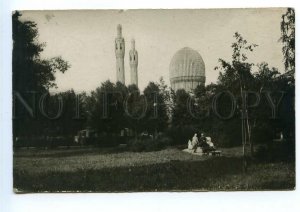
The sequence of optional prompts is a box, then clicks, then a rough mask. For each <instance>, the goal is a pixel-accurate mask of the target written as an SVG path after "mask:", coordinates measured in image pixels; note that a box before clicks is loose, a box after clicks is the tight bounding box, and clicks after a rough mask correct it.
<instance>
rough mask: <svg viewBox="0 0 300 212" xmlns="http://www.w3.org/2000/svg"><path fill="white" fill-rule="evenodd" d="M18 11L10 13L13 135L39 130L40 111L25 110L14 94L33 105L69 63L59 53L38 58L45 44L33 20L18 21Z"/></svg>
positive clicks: (34, 132)
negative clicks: (49, 56)
mask: <svg viewBox="0 0 300 212" xmlns="http://www.w3.org/2000/svg"><path fill="white" fill-rule="evenodd" d="M21 16H22V15H21V13H20V12H18V11H16V12H14V13H13V15H12V34H13V52H12V72H13V74H12V76H13V92H14V95H13V96H14V109H13V110H14V120H13V126H14V127H13V130H14V136H17V135H35V134H40V133H41V132H42V129H41V127H42V125H41V119H42V118H41V114H35V115H34V116H33V115H32V114H29V113H28V110H27V109H26V108H25V107H24V105H21V103H20V101H18V100H19V99H17V98H15V97H16V96H18V97H20V96H21V97H22V99H23V100H24V101H25V102H26V103H27V104H28V105H30V106H31V108H33V111H34V108H37V107H38V103H37V101H35V100H36V99H38V98H39V97H40V96H41V95H43V93H45V92H49V89H50V88H53V87H56V83H55V73H56V72H57V71H59V72H62V73H64V72H65V71H67V69H68V68H69V67H70V65H69V63H68V62H66V61H65V60H63V59H62V57H60V56H58V57H53V58H50V59H44V58H41V53H42V51H43V50H44V48H45V47H46V44H45V43H39V41H38V28H37V25H36V23H34V22H33V21H21V20H20V18H21Z"/></svg>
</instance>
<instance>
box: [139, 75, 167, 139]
mask: <svg viewBox="0 0 300 212" xmlns="http://www.w3.org/2000/svg"><path fill="white" fill-rule="evenodd" d="M166 89H167V86H165V84H164V82H163V80H162V79H161V83H160V84H158V83H154V82H149V84H148V85H147V87H146V88H145V89H144V96H145V98H146V100H147V110H146V114H145V117H144V128H145V129H147V131H149V132H151V133H152V134H154V135H155V136H156V135H157V134H158V131H165V129H166V128H167V127H168V120H169V117H168V105H167V101H168V99H169V95H168V91H167V90H166Z"/></svg>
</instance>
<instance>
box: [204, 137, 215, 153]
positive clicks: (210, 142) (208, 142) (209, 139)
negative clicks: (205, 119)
mask: <svg viewBox="0 0 300 212" xmlns="http://www.w3.org/2000/svg"><path fill="white" fill-rule="evenodd" d="M206 143H207V145H208V147H207V150H208V151H215V150H216V148H215V145H214V143H213V142H212V141H211V137H207V138H206Z"/></svg>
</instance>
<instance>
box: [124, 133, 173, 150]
mask: <svg viewBox="0 0 300 212" xmlns="http://www.w3.org/2000/svg"><path fill="white" fill-rule="evenodd" d="M170 144H171V139H170V138H169V137H166V136H158V137H157V138H156V139H152V138H144V139H143V138H134V139H131V140H130V141H129V142H128V149H129V150H130V151H133V152H143V151H145V152H150V151H158V150H162V149H164V148H165V147H167V146H168V145H170Z"/></svg>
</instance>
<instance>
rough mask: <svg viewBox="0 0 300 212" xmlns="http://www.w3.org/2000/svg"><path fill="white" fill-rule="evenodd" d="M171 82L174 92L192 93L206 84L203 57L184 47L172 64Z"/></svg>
mask: <svg viewBox="0 0 300 212" xmlns="http://www.w3.org/2000/svg"><path fill="white" fill-rule="evenodd" d="M169 69H170V81H171V86H172V88H173V89H174V90H177V89H180V88H182V89H186V90H189V91H191V90H192V89H194V88H195V87H197V85H199V84H200V83H202V84H204V83H205V65H204V62H203V59H202V57H201V55H200V54H199V53H198V52H197V51H195V50H193V49H191V48H189V47H184V48H182V49H180V50H179V51H177V52H176V53H175V55H174V56H173V58H172V60H171V63H170V67H169Z"/></svg>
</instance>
